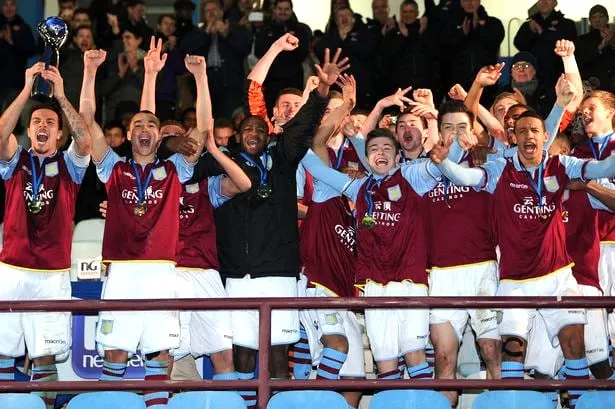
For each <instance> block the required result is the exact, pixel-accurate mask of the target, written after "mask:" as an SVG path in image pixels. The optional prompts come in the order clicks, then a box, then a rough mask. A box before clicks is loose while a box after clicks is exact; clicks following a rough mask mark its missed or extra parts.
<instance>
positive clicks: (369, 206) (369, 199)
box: [364, 175, 380, 216]
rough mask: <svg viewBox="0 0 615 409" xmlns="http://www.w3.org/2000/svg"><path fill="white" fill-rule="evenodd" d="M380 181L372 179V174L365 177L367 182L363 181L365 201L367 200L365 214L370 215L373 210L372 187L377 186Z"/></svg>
mask: <svg viewBox="0 0 615 409" xmlns="http://www.w3.org/2000/svg"><path fill="white" fill-rule="evenodd" d="M379 184H380V183H379V182H378V181H377V180H376V179H374V175H369V177H368V178H367V182H365V196H364V198H365V201H366V202H367V212H366V213H365V215H366V216H371V215H372V213H373V212H374V198H373V195H374V192H373V190H372V189H373V188H375V187H376V186H378V185H379Z"/></svg>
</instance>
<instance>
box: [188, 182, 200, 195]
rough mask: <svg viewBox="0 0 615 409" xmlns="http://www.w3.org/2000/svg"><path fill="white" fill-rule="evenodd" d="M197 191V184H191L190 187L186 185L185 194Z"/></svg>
mask: <svg viewBox="0 0 615 409" xmlns="http://www.w3.org/2000/svg"><path fill="white" fill-rule="evenodd" d="M198 191H199V184H198V183H192V184H190V185H186V193H197V192H198Z"/></svg>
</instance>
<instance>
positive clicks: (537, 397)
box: [472, 391, 579, 409]
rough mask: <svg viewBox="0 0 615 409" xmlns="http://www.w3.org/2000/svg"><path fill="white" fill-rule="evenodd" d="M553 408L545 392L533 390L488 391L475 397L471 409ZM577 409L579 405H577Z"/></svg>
mask: <svg viewBox="0 0 615 409" xmlns="http://www.w3.org/2000/svg"><path fill="white" fill-rule="evenodd" d="M493 408H498V409H530V408H531V409H553V402H551V399H549V398H548V397H547V396H546V395H545V394H543V393H541V392H535V391H489V392H483V393H481V394H480V395H478V397H477V398H476V399H474V404H473V405H472V409H493ZM577 409H579V407H578V406H577Z"/></svg>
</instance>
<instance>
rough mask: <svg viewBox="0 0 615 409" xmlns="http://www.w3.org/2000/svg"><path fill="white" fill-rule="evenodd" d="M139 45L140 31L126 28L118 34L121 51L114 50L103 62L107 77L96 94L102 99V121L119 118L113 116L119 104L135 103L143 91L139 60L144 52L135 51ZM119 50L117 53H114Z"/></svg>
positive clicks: (143, 55)
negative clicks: (119, 35)
mask: <svg viewBox="0 0 615 409" xmlns="http://www.w3.org/2000/svg"><path fill="white" fill-rule="evenodd" d="M141 44H143V34H141V32H140V31H138V30H136V29H133V28H129V27H126V28H125V29H124V31H123V32H122V49H121V50H117V49H116V50H114V51H113V52H112V53H111V56H110V57H109V59H108V61H107V63H106V64H105V66H106V69H107V77H106V78H105V79H104V80H103V82H102V83H101V86H100V92H101V94H102V96H103V97H104V98H106V101H107V104H106V110H105V114H106V116H105V119H106V120H107V121H110V120H113V119H120V118H118V117H116V116H115V113H116V108H117V106H118V104H119V103H120V102H121V101H130V102H133V103H135V104H138V102H139V101H140V98H141V90H142V89H143V75H144V69H143V58H144V57H145V51H143V49H142V48H139V47H140V46H141ZM118 51H119V52H118Z"/></svg>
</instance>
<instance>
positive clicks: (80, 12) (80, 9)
mask: <svg viewBox="0 0 615 409" xmlns="http://www.w3.org/2000/svg"><path fill="white" fill-rule="evenodd" d="M75 14H87V16H88V18H91V16H90V10H88V9H86V8H83V7H79V8H78V9H75V11H73V17H74V16H75Z"/></svg>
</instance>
